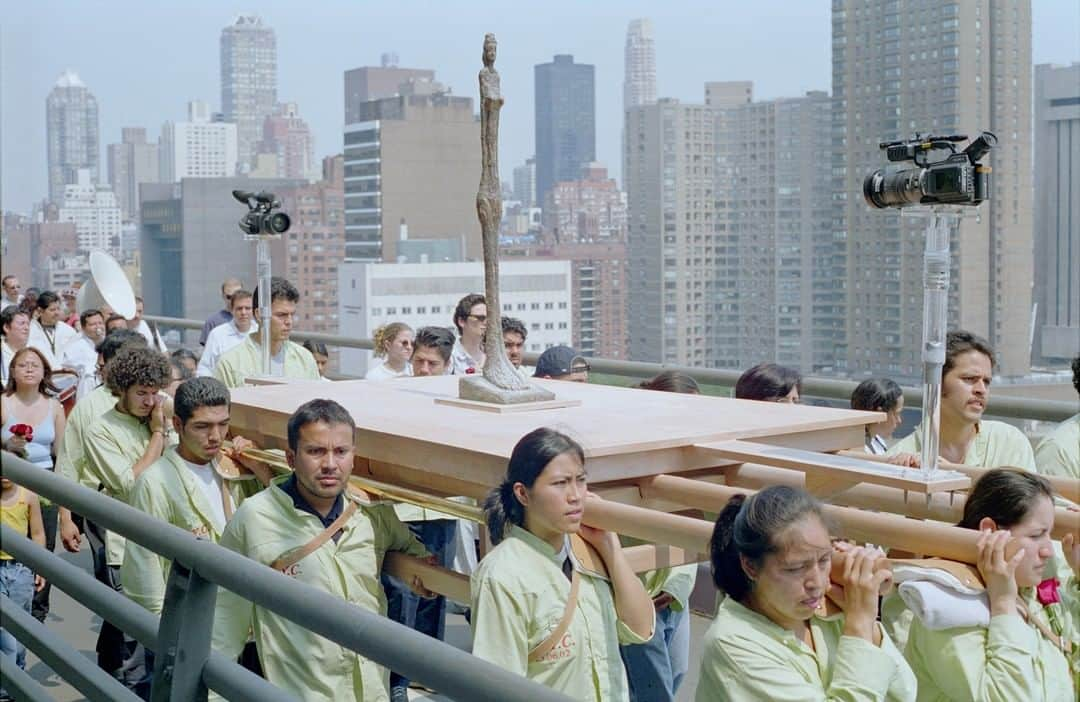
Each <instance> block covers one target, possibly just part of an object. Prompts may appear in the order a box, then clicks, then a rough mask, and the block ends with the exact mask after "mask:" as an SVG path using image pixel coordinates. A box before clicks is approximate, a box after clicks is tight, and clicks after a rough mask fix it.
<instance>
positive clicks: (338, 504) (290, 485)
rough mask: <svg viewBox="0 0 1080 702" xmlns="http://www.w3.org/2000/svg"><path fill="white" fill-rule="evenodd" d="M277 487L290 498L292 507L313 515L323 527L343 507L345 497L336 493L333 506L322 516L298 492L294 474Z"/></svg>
mask: <svg viewBox="0 0 1080 702" xmlns="http://www.w3.org/2000/svg"><path fill="white" fill-rule="evenodd" d="M277 487H278V488H279V489H280V490H281V491H282V492H284V493H285V494H286V495H288V496H289V497H291V498H292V502H293V507H295V508H296V509H298V510H300V511H301V512H307V513H308V514H312V515H314V516H315V517H316V518H317V519H318V520H319V521H320V522H322V525H323V526H324V527H329V526H330V525H331V524H333V523H334V521H335V520H336V519H337V518H338V517H340V516H341V513H342V512H343V511H344V509H345V499H344V498H343V497H342V496H341V495H338V497H337V499H336V500H335V501H334V506H333V507H331V508H330V512H329V513H327V515H326V516H325V517H324V516H322V515H321V514H319V512H318V510H316V509H315V508H314V507H312V506H311V503H309V502H308V501H307V500H306V499H304V496H303V495H301V494H300V490H299V488H298V487H297V485H296V475H290V476H289V477H288V478H286V479H285V480H284V481H283V482H280V483H278V484H277Z"/></svg>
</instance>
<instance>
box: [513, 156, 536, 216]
mask: <svg viewBox="0 0 1080 702" xmlns="http://www.w3.org/2000/svg"><path fill="white" fill-rule="evenodd" d="M514 199H515V200H517V201H518V202H520V203H521V206H522V207H535V206H536V159H535V158H528V159H525V163H523V164H522V165H520V166H517V167H515V168H514Z"/></svg>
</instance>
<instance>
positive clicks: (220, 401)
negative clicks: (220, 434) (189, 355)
mask: <svg viewBox="0 0 1080 702" xmlns="http://www.w3.org/2000/svg"><path fill="white" fill-rule="evenodd" d="M229 402H230V398H229V389H228V388H227V387H225V383H223V382H221V381H220V380H218V379H217V378H206V377H204V378H192V379H191V380H188V381H186V382H183V383H181V384H180V387H178V388H177V389H176V397H174V398H173V413H174V414H175V415H176V416H177V417H179V418H180V423H181V424H187V422H188V420H189V419H191V416H192V415H193V414H195V410H197V409H199V408H200V407H228V406H229Z"/></svg>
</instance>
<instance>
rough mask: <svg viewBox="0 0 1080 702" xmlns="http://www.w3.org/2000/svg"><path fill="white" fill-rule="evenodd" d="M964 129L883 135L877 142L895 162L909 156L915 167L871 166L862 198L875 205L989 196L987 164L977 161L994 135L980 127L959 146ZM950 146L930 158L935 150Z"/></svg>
mask: <svg viewBox="0 0 1080 702" xmlns="http://www.w3.org/2000/svg"><path fill="white" fill-rule="evenodd" d="M963 141H967V136H965V135H958V134H954V135H950V136H921V135H919V134H916V135H915V136H914V138H912V139H908V140H901V141H883V142H881V143H880V144H879V145H878V148H880V149H882V150H883V151H885V156H886V158H888V159H889V161H891V162H893V163H898V162H905V161H911V162H912V163H914V164H915V167H914V168H902V169H899V170H890V169H889V168H882V169H878V170H876V171H874V172H873V173H871V174H870V175H868V176H867V177H866V179H865V180H864V181H863V197H864V198H866V203H867V204H868V205H870V206H871V207H874V208H877V209H886V208H889V207H894V208H901V207H908V206H911V205H978V204H979V203H981V202H982V201H984V200H988V199H989V198H990V171H991V169H990V166H986V165H983V164H981V163H979V160H980V159H981V158H983V157H984V156H986V154H987V153H989V151H990V149H992V148H994V146H995V145H996V144H997V137H996V136H994V135H993V134H992V133H990V132H983V133H982V134H980V135H979V136H978V137H976V138H975V139H974V140H972V142H971V143H970V144H968V145H967V147H966V148H965V149H964V150H963V151H959V152H958V151H957V150H956V145H957V144H958V143H960V142H963ZM940 151H946V152H948V153H947V155H946V156H945V157H944V158H940V159H938V160H936V161H931V160H930V158H931V155H932V154H933V153H934V152H940Z"/></svg>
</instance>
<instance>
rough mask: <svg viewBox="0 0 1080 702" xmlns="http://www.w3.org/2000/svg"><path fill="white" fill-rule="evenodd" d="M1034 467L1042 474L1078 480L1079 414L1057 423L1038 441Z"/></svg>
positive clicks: (1079, 459) (1079, 477)
mask: <svg viewBox="0 0 1080 702" xmlns="http://www.w3.org/2000/svg"><path fill="white" fill-rule="evenodd" d="M1035 469H1036V470H1037V471H1039V472H1040V473H1042V474H1043V475H1060V476H1062V477H1065V478H1073V479H1074V480H1080V414H1074V415H1073V416H1072V417H1069V418H1068V419H1066V420H1065V421H1064V422H1062V423H1061V424H1059V425H1057V427H1055V428H1054V430H1053V431H1052V432H1050V433H1049V434H1048V435H1047V436H1046V437H1045V438H1044V439H1043V440H1042V441H1040V442H1039V447H1038V448H1037V449H1035Z"/></svg>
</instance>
